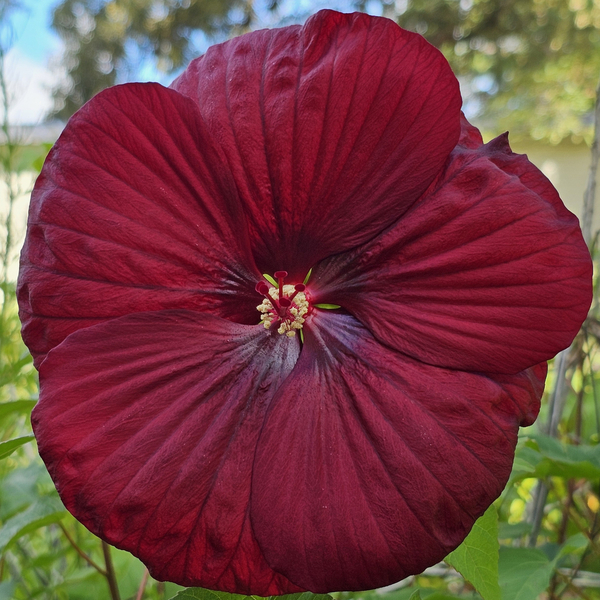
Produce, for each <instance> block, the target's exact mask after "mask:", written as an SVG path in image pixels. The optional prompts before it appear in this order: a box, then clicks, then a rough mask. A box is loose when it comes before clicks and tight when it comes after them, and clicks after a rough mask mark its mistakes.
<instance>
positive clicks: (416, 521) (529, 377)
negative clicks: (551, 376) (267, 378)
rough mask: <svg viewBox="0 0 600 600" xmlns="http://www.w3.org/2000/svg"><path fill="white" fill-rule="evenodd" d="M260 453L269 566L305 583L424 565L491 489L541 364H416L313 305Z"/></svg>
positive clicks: (460, 532) (501, 477)
mask: <svg viewBox="0 0 600 600" xmlns="http://www.w3.org/2000/svg"><path fill="white" fill-rule="evenodd" d="M307 327H308V329H307V332H306V334H305V341H306V344H305V346H304V347H303V350H302V354H301V356H300V359H299V360H298V363H297V364H296V367H295V369H294V371H293V372H292V373H291V375H290V376H289V377H288V378H287V379H286V381H285V383H284V384H283V386H282V387H281V389H280V391H279V392H278V393H277V395H276V397H275V399H274V400H273V403H272V409H271V410H270V411H269V414H268V417H267V420H266V423H265V426H264V429H263V432H262V435H261V438H260V441H259V446H258V450H257V453H256V464H255V468H254V475H253V489H252V504H251V506H252V524H253V527H254V531H255V535H256V537H257V540H258V543H259V544H260V546H261V548H262V550H263V552H264V554H265V557H266V559H267V561H268V562H269V564H270V565H271V566H272V567H273V568H274V569H275V570H277V571H280V572H281V573H283V574H284V575H285V576H287V577H288V578H289V579H291V580H292V581H294V582H295V583H296V584H297V585H300V586H302V587H305V588H307V589H310V590H312V591H320V592H324V591H331V590H340V589H368V588H373V587H377V586H381V585H385V584H386V583H392V582H394V581H398V580H400V579H401V578H403V577H405V576H407V575H410V574H413V573H420V572H421V571H422V570H423V569H424V568H425V567H427V566H429V565H431V564H434V563H435V562H437V561H439V560H441V559H442V558H443V557H444V556H445V555H446V554H447V553H448V552H449V551H451V550H452V549H453V548H454V547H456V546H457V545H458V544H459V543H460V542H461V541H462V540H463V538H464V537H465V535H466V534H467V533H468V531H469V529H470V528H471V526H472V524H473V522H474V521H475V519H477V518H478V517H479V516H480V515H481V514H482V513H483V512H484V511H485V509H486V508H487V507H488V506H489V504H490V503H491V502H492V501H493V500H494V499H495V498H496V497H497V496H498V495H499V494H500V492H501V491H502V489H503V487H504V485H505V483H506V480H507V479H508V476H509V474H510V470H511V466H512V459H513V451H514V446H515V444H516V439H517V431H518V428H519V425H520V424H530V423H531V422H533V420H534V419H535V416H536V415H537V411H538V409H539V399H540V397H541V394H542V391H543V382H544V378H545V375H546V366H545V364H544V365H540V366H538V367H536V368H532V369H529V370H528V371H525V372H523V373H519V374H517V375H510V376H500V375H498V376H489V375H488V376H486V375H478V374H472V373H465V372H461V371H455V370H445V369H440V368H437V367H432V366H428V365H424V364H422V363H420V362H418V361H415V360H413V359H411V358H409V357H405V356H403V355H401V354H399V353H398V352H395V351H393V350H391V349H389V348H386V347H385V346H383V345H381V344H380V343H379V342H377V340H375V339H374V338H373V337H372V336H371V334H370V333H369V332H368V330H366V329H365V328H364V327H363V326H362V325H360V323H358V322H357V321H356V320H355V319H354V318H353V317H351V316H347V315H346V316H345V315H335V314H328V315H323V314H322V313H319V314H317V315H316V316H315V317H314V318H313V320H312V321H311V322H310V325H308V326H307Z"/></svg>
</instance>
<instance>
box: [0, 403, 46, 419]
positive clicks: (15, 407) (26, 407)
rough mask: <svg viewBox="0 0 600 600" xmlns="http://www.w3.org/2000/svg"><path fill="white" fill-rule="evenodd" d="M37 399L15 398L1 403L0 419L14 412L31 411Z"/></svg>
mask: <svg viewBox="0 0 600 600" xmlns="http://www.w3.org/2000/svg"><path fill="white" fill-rule="evenodd" d="M36 403H37V400H15V401H14V402H2V403H1V404H0V420H1V419H3V418H4V417H6V416H7V415H10V414H12V413H30V412H31V409H32V408H33V407H34V406H35V405H36Z"/></svg>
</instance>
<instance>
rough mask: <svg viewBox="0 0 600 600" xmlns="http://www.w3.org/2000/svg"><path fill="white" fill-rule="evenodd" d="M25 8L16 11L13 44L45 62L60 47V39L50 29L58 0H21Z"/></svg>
mask: <svg viewBox="0 0 600 600" xmlns="http://www.w3.org/2000/svg"><path fill="white" fill-rule="evenodd" d="M21 1H22V4H23V9H22V10H19V11H16V12H15V13H14V14H13V16H12V18H11V19H10V21H11V28H12V30H13V35H14V44H13V46H14V47H15V48H16V49H18V50H19V52H21V53H22V54H23V55H24V56H27V57H28V58H30V59H32V60H33V61H35V62H38V63H40V64H44V63H45V62H46V61H47V59H48V57H49V56H50V54H51V53H52V52H57V51H58V50H59V48H60V41H59V39H58V38H57V36H56V35H54V33H53V32H52V31H51V29H50V21H51V19H52V8H53V7H54V6H56V4H57V3H58V0H21Z"/></svg>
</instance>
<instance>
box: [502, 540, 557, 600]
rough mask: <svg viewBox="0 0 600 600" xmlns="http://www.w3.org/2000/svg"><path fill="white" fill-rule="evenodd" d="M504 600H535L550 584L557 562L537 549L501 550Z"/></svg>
mask: <svg viewBox="0 0 600 600" xmlns="http://www.w3.org/2000/svg"><path fill="white" fill-rule="evenodd" d="M498 566H499V581H500V588H501V589H502V600H535V599H536V598H537V597H538V596H539V595H540V594H541V593H543V592H544V591H545V590H546V588H547V587H548V585H549V583H550V577H551V576H552V571H553V570H554V566H555V561H550V560H549V558H548V557H547V556H546V555H545V554H544V553H543V552H542V551H541V550H536V549H535V548H504V547H503V548H501V549H500V561H499V565H498Z"/></svg>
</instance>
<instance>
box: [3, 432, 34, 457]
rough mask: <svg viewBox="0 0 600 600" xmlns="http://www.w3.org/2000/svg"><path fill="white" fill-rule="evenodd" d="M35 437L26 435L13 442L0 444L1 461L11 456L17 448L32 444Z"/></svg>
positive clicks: (8, 441)
mask: <svg viewBox="0 0 600 600" xmlns="http://www.w3.org/2000/svg"><path fill="white" fill-rule="evenodd" d="M33 439H34V437H33V436H32V435H24V436H23V437H18V438H15V439H13V440H7V441H6V442H0V459H2V458H6V457H7V456H10V455H11V454H12V453H13V452H14V451H15V450H16V449H17V448H19V447H20V446H22V445H23V444H26V443H27V442H30V441H31V440H33Z"/></svg>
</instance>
